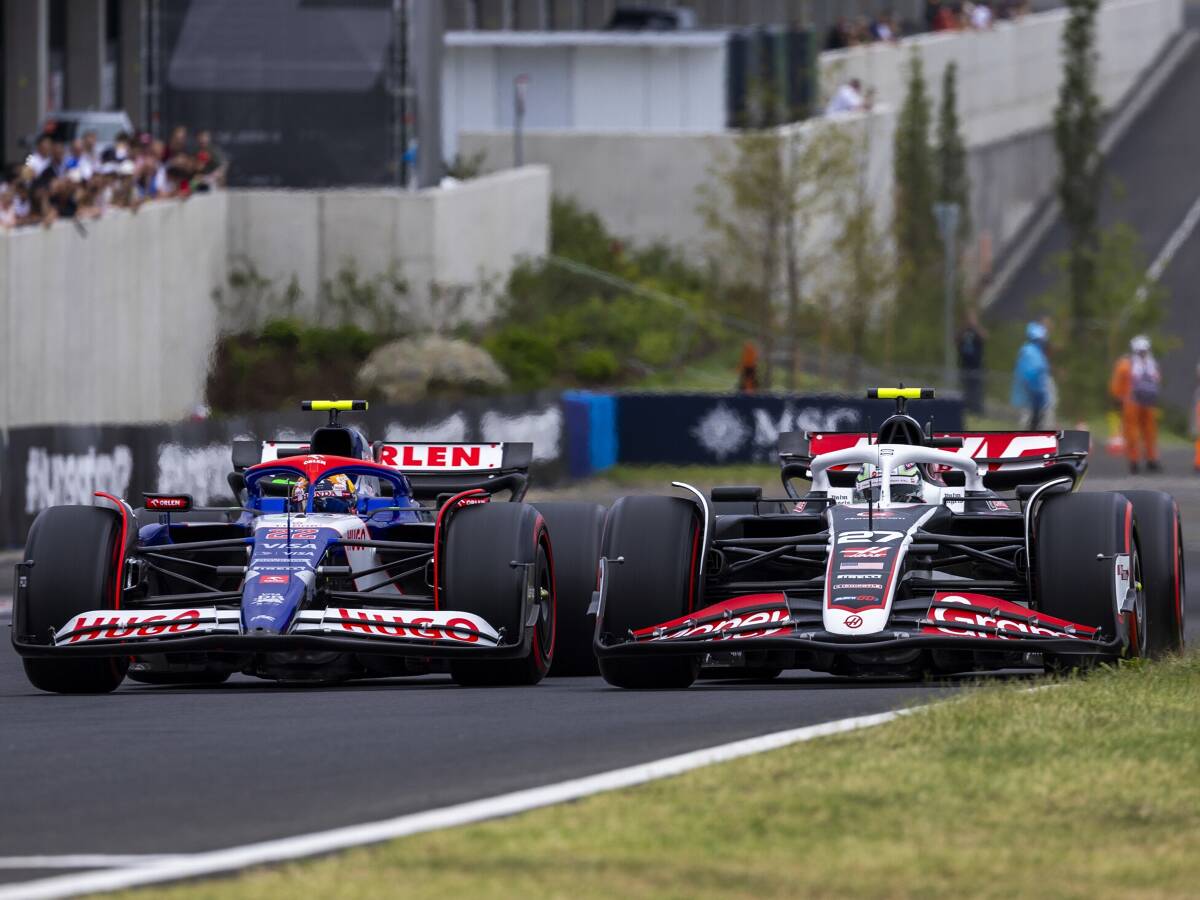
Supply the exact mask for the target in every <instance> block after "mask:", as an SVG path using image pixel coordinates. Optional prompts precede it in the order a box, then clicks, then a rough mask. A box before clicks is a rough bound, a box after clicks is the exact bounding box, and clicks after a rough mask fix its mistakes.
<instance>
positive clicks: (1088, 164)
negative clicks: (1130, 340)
mask: <svg viewBox="0 0 1200 900" xmlns="http://www.w3.org/2000/svg"><path fill="white" fill-rule="evenodd" d="M1099 5H1100V3H1099V0H1068V3H1067V6H1068V8H1069V10H1070V12H1069V15H1068V18H1067V23H1066V26H1065V27H1064V29H1063V37H1062V45H1063V79H1062V85H1061V87H1060V88H1059V92H1058V106H1057V108H1056V109H1055V111H1054V143H1055V146H1056V147H1057V148H1058V163H1059V164H1058V199H1059V203H1060V204H1061V205H1062V218H1063V222H1064V224H1065V225H1066V227H1067V235H1068V246H1067V258H1066V262H1065V265H1066V285H1065V290H1066V310H1065V316H1066V326H1067V335H1068V338H1069V340H1070V342H1071V344H1072V346H1076V347H1082V346H1084V343H1083V342H1084V340H1086V338H1087V330H1088V323H1089V321H1091V320H1092V319H1094V312H1095V310H1094V305H1095V302H1094V301H1095V294H1096V288H1097V262H1098V256H1097V253H1098V252H1099V251H1100V249H1101V237H1100V231H1099V198H1100V189H1101V171H1100V170H1101V166H1100V98H1099V97H1097V96H1096V90H1095V82H1096V48H1095V43H1096V10H1097V8H1098V7H1099ZM1085 376H1086V367H1080V366H1075V367H1072V368H1071V369H1069V375H1068V381H1067V385H1066V388H1067V389H1066V391H1065V392H1064V400H1065V401H1066V405H1069V404H1071V403H1082V402H1083V398H1084V397H1086V396H1087V395H1088V392H1089V391H1091V390H1093V389H1094V385H1091V384H1089V383H1087V382H1084V381H1079V380H1077V379H1079V378H1083V377H1085Z"/></svg>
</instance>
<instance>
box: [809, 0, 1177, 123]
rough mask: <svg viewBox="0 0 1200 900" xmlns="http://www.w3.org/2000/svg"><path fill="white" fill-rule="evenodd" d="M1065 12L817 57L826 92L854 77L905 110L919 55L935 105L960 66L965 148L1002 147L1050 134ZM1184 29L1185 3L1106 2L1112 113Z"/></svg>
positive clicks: (1103, 41) (1107, 103)
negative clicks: (945, 78)
mask: <svg viewBox="0 0 1200 900" xmlns="http://www.w3.org/2000/svg"><path fill="white" fill-rule="evenodd" d="M1066 20H1067V11H1066V10H1055V11H1052V12H1046V13H1039V14H1038V15H1032V16H1027V17H1026V18H1024V19H1022V20H1021V21H1019V22H1015V23H1013V22H999V23H997V24H996V26H995V27H994V28H992V29H990V30H988V31H981V32H965V33H939V34H931V35H923V36H921V37H915V38H910V39H909V40H906V41H904V42H902V43H901V44H899V45H892V44H874V45H871V46H867V47H856V48H854V49H851V50H839V51H834V52H827V53H822V54H821V76H822V83H823V84H826V85H833V84H835V83H837V82H839V81H844V80H846V79H848V78H852V77H857V78H859V79H861V80H862V82H863V85H864V87H866V88H873V89H874V90H875V92H876V97H877V99H878V101H879V102H880V103H883V104H886V105H891V106H895V107H896V108H899V106H900V104H901V103H903V102H904V91H905V86H906V73H907V65H908V59H909V56H910V54H911V53H912V52H913V51H914V50H915V51H917V52H918V53H919V54H920V55H921V61H922V62H923V64H924V67H925V77H926V79H927V80H928V81H929V83H930V88H931V94H932V96H933V101H934V104H935V109H936V104H937V102H938V98H939V97H940V96H941V78H942V71H943V70H944V69H945V67H946V65H947V64H949V63H951V62H954V63H956V64H957V66H958V103H959V113H960V115H961V117H962V122H963V134H964V137H965V138H966V141H967V144H968V145H971V146H978V145H982V144H991V143H995V142H997V141H1004V140H1008V139H1010V138H1012V137H1014V136H1016V135H1019V134H1024V133H1026V132H1030V131H1038V130H1041V129H1044V128H1046V127H1048V126H1049V125H1050V123H1051V121H1052V120H1053V117H1054V106H1055V104H1056V103H1057V101H1058V87H1059V84H1060V83H1061V81H1062V53H1061V49H1062V48H1061V39H1062V28H1063V23H1064V22H1065V21H1066ZM1182 27H1183V0H1107V2H1105V3H1103V4H1102V5H1101V7H1100V15H1099V23H1098V40H1097V47H1098V50H1099V53H1100V64H1099V70H1098V73H1097V74H1098V84H1097V89H1098V93H1099V94H1100V99H1101V102H1102V103H1103V105H1104V107H1105V108H1106V109H1111V108H1112V107H1113V106H1114V105H1115V104H1116V103H1117V102H1118V101H1120V100H1121V98H1122V97H1123V96H1124V95H1125V94H1126V92H1127V91H1129V89H1130V88H1131V87H1132V86H1133V85H1134V83H1135V82H1136V81H1137V79H1138V77H1139V76H1140V75H1141V73H1142V72H1144V71H1145V70H1146V68H1147V67H1148V66H1149V65H1150V64H1151V63H1153V62H1154V61H1155V60H1156V59H1157V58H1158V56H1159V54H1160V53H1161V52H1162V50H1163V47H1164V46H1165V45H1166V44H1167V42H1168V41H1169V40H1170V39H1171V38H1172V37H1173V36H1174V35H1175V34H1176V33H1178V31H1179V30H1180V29H1181V28H1182Z"/></svg>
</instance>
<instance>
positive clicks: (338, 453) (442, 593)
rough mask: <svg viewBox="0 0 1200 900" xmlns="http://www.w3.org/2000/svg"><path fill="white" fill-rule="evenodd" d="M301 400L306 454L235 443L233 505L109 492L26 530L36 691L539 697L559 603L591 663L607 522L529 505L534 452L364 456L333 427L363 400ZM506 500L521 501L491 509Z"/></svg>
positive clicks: (466, 449)
mask: <svg viewBox="0 0 1200 900" xmlns="http://www.w3.org/2000/svg"><path fill="white" fill-rule="evenodd" d="M304 407H305V408H306V409H314V410H328V411H329V412H330V421H329V424H328V425H326V426H324V427H321V428H318V429H317V430H316V431H315V432H314V433H313V435H312V439H311V440H310V441H308V442H307V443H288V442H280V441H267V442H264V443H262V444H260V443H259V442H237V443H236V444H235V446H234V453H233V456H234V460H233V462H234V471H233V472H232V473H231V474H230V483H231V486H232V487H233V488H234V490H235V492H236V493H237V494H238V496H239V498H240V499H241V500H242V505H240V506H236V507H232V508H221V509H207V510H194V509H193V508H192V502H191V498H190V497H188V496H187V495H166V494H148V495H146V497H145V505H144V507H142V508H140V509H134V508H132V507H131V506H130V505H129V504H128V503H127V502H125V501H124V500H122V499H119V498H116V497H111V496H101V497H100V498H99V499H100V500H101V501H102V503H103V505H97V506H62V507H54V508H51V509H48V510H46V511H44V512H43V513H42V514H41V515H40V516H39V517H38V518H37V519H36V520H35V522H34V524H33V526H32V527H31V528H30V532H29V537H28V541H27V543H26V552H25V557H24V560H23V561H22V562H21V563H19V564H18V565H17V577H16V590H15V595H14V604H13V644H14V646H15V648H16V650H17V652H18V653H19V654H21V655H22V656H23V657H24V665H25V671H26V673H27V675H28V677H29V680H30V681H31V682H32V683H33V685H34V686H36V687H38V688H41V689H43V690H47V691H54V692H59V693H95V692H106V691H111V690H113V689H115V688H116V687H117V686H118V685H119V684H120V683H121V682H122V681H123V679H124V678H125V677H126V676H127V675H129V676H130V677H132V678H134V679H136V680H138V681H143V682H149V683H160V684H161V683H197V682H202V683H215V682H220V681H223V680H224V679H225V678H227V677H229V675H231V674H232V673H235V672H242V673H245V674H249V675H255V676H259V677H262V678H268V679H275V680H279V681H287V682H329V681H337V680H343V679H348V678H362V677H372V676H384V677H390V676H397V675H416V674H427V673H430V672H438V671H448V672H449V673H450V674H451V675H452V677H453V678H454V680H455V681H457V682H458V683H460V684H534V683H536V682H538V681H540V680H541V678H542V677H543V676H544V675H545V674H546V673H547V671H548V670H549V668H550V666H551V663H552V662H553V660H554V657H555V652H556V644H558V643H559V642H558V632H559V625H558V623H559V612H560V610H559V603H560V602H563V601H565V602H566V604H567V607H568V610H567V613H568V615H570V617H571V618H572V620H574V619H578V623H577V624H578V626H579V627H578V628H577V629H575V630H576V631H578V632H580V633H581V634H582V635H583V637H582V638H580V639H578V640H568V642H567V644H566V645H565V650H566V657H567V658H566V660H565V664H564V665H563V666H562V668H564V669H572V668H577V667H579V666H583V667H585V668H586V667H587V666H588V665H591V664H594V663H593V658H592V654H591V648H590V637H589V636H588V635H587V633H586V632H587V620H586V617H585V610H586V606H587V603H588V601H589V600H590V597H591V588H592V586H593V584H594V577H595V572H596V566H597V558H598V552H599V541H600V529H601V527H602V522H603V517H604V510H603V508H601V507H597V506H594V505H592V504H543V505H542V507H541V508H535V507H534V506H531V505H529V504H527V503H524V502H523V497H524V494H525V490H526V487H527V484H528V466H529V462H530V459H531V456H532V445H530V444H521V443H515V444H514V443H481V444H428V443H424V444H421V443H405V444H376V445H375V446H374V447H372V446H370V445H368V444H367V442H366V439H365V438H364V437H363V435H362V434H361V433H360V432H359V431H358V430H356V429H354V428H351V427H348V426H345V425H342V424H339V423H338V421H337V414H338V412H339V411H342V410H358V409H365V408H366V404H365V403H364V402H362V401H308V402H306V403H305V404H304ZM503 494H507V495H508V497H509V499H510V500H511V501H512V502H493V501H494V500H495V499H496V498H497V496H498V495H503ZM552 530H555V531H557V532H558V533H560V534H561V535H562V541H561V543H562V548H561V551H560V550H559V548H558V546H557V545H555V550H554V551H552V549H551V531H552ZM556 540H557V538H556ZM576 585H578V586H576ZM556 586H565V587H566V588H567V596H566V597H564V596H563V595H562V592H561V591H560V590H556ZM572 624H573V625H574V624H576V623H575V622H574V621H572ZM568 630H570V629H568ZM559 652H562V649H561V648H560V651H559ZM575 655H577V656H579V657H580V658H579V659H574V658H572V657H573V656H575Z"/></svg>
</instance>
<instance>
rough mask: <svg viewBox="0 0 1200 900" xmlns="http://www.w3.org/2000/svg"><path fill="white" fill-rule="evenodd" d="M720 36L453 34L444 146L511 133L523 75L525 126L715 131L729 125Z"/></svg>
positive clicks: (449, 154)
mask: <svg viewBox="0 0 1200 900" xmlns="http://www.w3.org/2000/svg"><path fill="white" fill-rule="evenodd" d="M726 44H727V36H726V34H725V33H724V32H677V33H664V32H647V33H638V34H632V33H628V32H604V31H600V32H596V31H576V32H505V31H499V32H497V31H487V32H457V33H450V34H447V35H446V54H445V57H444V58H443V68H442V73H443V74H442V88H443V92H444V93H443V97H442V143H443V152H444V154H445V156H446V158H447V159H453V158H454V154H455V152H456V151H457V149H458V148H457V140H458V134H459V133H460V132H464V131H498V130H504V129H511V128H512V127H513V119H514V112H513V82H514V79H515V78H516V77H517V76H518V75H524V76H527V77H528V79H529V81H528V86H527V88H526V104H525V106H526V113H525V128H526V129H527V130H530V131H537V130H541V129H550V130H561V129H573V128H577V129H581V130H585V131H633V130H636V131H665V132H672V131H699V132H705V131H715V130H719V129H721V128H724V127H725V56H726Z"/></svg>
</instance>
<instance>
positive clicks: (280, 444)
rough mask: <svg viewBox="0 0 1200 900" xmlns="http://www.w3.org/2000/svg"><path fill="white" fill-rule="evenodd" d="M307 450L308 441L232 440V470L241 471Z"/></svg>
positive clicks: (298, 454) (297, 454)
mask: <svg viewBox="0 0 1200 900" xmlns="http://www.w3.org/2000/svg"><path fill="white" fill-rule="evenodd" d="M307 452H308V441H253V440H237V441H234V442H233V470H234V471H235V472H243V471H245V470H246V469H248V468H250V467H251V466H257V465H258V464H259V463H265V462H274V461H275V460H277V459H284V458H285V457H288V456H301V455H303V454H305V453H307Z"/></svg>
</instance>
